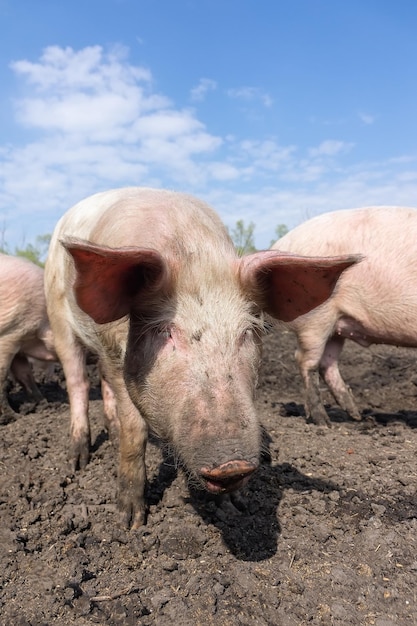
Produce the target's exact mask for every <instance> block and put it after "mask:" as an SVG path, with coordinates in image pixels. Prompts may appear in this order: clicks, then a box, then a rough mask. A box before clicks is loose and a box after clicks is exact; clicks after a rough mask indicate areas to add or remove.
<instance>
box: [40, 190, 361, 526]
mask: <svg viewBox="0 0 417 626" xmlns="http://www.w3.org/2000/svg"><path fill="white" fill-rule="evenodd" d="M356 260H357V259H356V257H355V256H352V255H347V256H342V257H336V258H333V259H320V258H313V259H304V258H302V257H299V256H297V255H288V254H282V253H281V252H276V251H262V252H259V253H254V254H252V255H250V256H247V257H244V258H239V257H238V256H237V254H236V251H235V248H234V246H233V243H232V241H231V239H230V237H229V235H228V233H227V229H226V228H225V226H224V225H223V223H222V222H221V220H220V218H219V217H218V215H217V214H216V213H215V212H214V210H213V209H211V208H210V207H209V206H208V205H206V204H205V203H204V202H202V201H200V200H198V199H197V198H194V197H192V196H189V195H186V194H182V193H179V192H173V191H167V190H163V189H159V190H158V189H150V188H141V187H127V188H121V189H113V190H110V191H105V192H102V193H98V194H95V195H93V196H91V197H89V198H86V199H84V200H82V201H81V202H79V203H78V204H76V205H75V206H74V207H72V208H71V209H70V210H69V211H68V212H67V213H66V214H64V215H63V216H62V218H61V219H60V221H59V222H58V224H57V226H56V228H55V231H54V233H53V236H52V240H51V244H50V250H49V253H48V258H47V261H46V267H45V293H46V297H47V306H48V313H49V317H50V321H51V326H52V329H53V332H54V336H55V344H56V350H57V353H58V355H59V357H60V360H61V362H62V366H63V369H64V373H65V376H66V381H67V389H68V394H69V400H70V418H71V449H70V460H71V465H72V469H73V470H74V471H75V470H77V469H80V468H83V467H85V465H86V463H87V462H88V458H89V447H90V426H89V420H88V386H89V383H88V379H87V375H86V370H85V353H86V350H89V351H91V352H92V353H95V354H96V355H98V358H99V362H100V370H101V374H102V381H103V383H104V388H103V400H104V413H105V416H106V417H107V419H108V421H109V422H110V424H109V426H110V428H111V429H112V430H113V431H114V432H117V430H119V435H118V444H119V468H118V507H119V509H120V511H121V516H122V521H123V523H124V524H125V525H126V526H128V527H129V526H130V527H131V529H137V528H139V527H140V526H142V524H144V523H145V520H146V506H145V501H144V489H145V481H146V469H145V449H146V442H147V437H148V430H149V429H150V430H151V431H153V432H154V433H155V434H156V435H157V436H158V437H159V438H160V439H162V440H163V441H166V442H167V444H168V445H169V446H170V448H171V449H172V450H173V451H174V454H175V457H176V459H177V460H178V463H180V464H181V465H182V466H183V467H184V468H185V470H186V472H187V474H188V476H189V478H190V480H191V481H192V482H193V484H194V485H197V486H199V487H201V488H205V489H206V490H207V491H209V492H210V493H213V494H220V493H228V492H232V491H234V490H235V489H238V488H239V487H241V486H242V485H244V484H246V482H247V480H248V478H249V476H250V475H251V474H252V472H253V471H254V470H255V469H256V468H257V466H258V464H259V454H260V425H259V422H258V419H257V415H256V412H255V408H254V394H255V388H256V383H257V371H258V366H259V361H260V350H261V336H262V333H263V329H264V320H263V317H264V313H267V314H270V315H272V316H274V317H277V318H281V319H284V320H292V319H294V318H295V317H297V316H299V315H302V314H304V313H306V312H307V311H308V310H310V309H311V308H312V307H314V306H317V305H319V304H321V303H322V302H323V300H325V299H326V298H327V297H329V295H330V294H331V292H332V290H333V288H334V285H335V284H336V281H337V279H338V277H339V275H340V274H341V272H342V271H343V270H345V269H346V268H348V267H350V265H351V264H352V263H354V262H356Z"/></svg>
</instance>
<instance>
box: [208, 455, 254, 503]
mask: <svg viewBox="0 0 417 626" xmlns="http://www.w3.org/2000/svg"><path fill="white" fill-rule="evenodd" d="M257 468H258V463H253V462H251V461H246V460H244V459H235V460H233V461H227V462H226V463H222V464H221V465H219V466H218V467H214V468H211V469H210V468H208V467H202V468H201V470H200V475H201V477H202V479H203V481H204V486H205V488H206V489H207V491H209V492H210V493H214V494H217V493H229V492H230V491H235V490H236V489H240V488H241V487H243V486H244V485H246V483H247V482H248V480H249V477H250V476H251V474H253V472H254V471H255V470H256V469H257Z"/></svg>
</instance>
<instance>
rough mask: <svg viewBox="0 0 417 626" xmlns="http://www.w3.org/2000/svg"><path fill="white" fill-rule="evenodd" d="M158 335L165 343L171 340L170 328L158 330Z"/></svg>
mask: <svg viewBox="0 0 417 626" xmlns="http://www.w3.org/2000/svg"><path fill="white" fill-rule="evenodd" d="M159 335H160V336H161V337H162V338H163V339H165V341H168V339H171V337H172V335H171V329H170V328H161V329H160V330H159Z"/></svg>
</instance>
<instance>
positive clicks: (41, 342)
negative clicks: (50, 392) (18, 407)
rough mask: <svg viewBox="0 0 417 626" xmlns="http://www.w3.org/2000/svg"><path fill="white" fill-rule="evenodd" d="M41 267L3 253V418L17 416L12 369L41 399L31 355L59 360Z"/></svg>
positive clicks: (0, 419)
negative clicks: (9, 385) (10, 392)
mask: <svg viewBox="0 0 417 626" xmlns="http://www.w3.org/2000/svg"><path fill="white" fill-rule="evenodd" d="M43 276H44V272H43V269H42V268H41V267H38V266H37V265H35V264H34V263H32V262H30V261H28V260H26V259H23V258H21V257H14V256H10V255H8V254H0V422H1V423H3V424H4V423H7V422H9V421H12V420H14V419H15V418H16V413H15V412H14V411H13V409H12V408H11V406H10V404H9V402H8V399H7V394H6V380H7V375H8V374H9V373H11V374H12V376H13V377H14V378H15V379H16V380H17V381H18V382H20V383H21V385H22V386H23V387H24V389H25V390H26V393H27V394H28V396H29V398H31V399H32V400H34V401H35V402H39V401H40V400H42V395H41V393H40V391H39V389H38V387H37V385H36V382H35V379H34V376H33V371H32V368H31V365H30V363H29V360H28V359H29V358H34V359H37V360H41V361H46V362H47V361H56V360H57V355H56V352H55V349H54V342H53V335H52V330H51V327H50V324H49V320H48V316H47V312H46V301H45V293H44V285H43Z"/></svg>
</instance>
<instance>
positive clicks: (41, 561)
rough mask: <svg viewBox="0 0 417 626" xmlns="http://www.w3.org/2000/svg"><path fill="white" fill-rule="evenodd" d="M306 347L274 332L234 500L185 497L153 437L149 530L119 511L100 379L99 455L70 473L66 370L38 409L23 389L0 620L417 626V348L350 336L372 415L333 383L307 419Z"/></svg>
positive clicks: (7, 475) (4, 453)
mask: <svg viewBox="0 0 417 626" xmlns="http://www.w3.org/2000/svg"><path fill="white" fill-rule="evenodd" d="M294 347H295V341H294V338H293V336H292V335H290V334H288V333H286V332H284V331H274V332H273V333H271V335H269V336H268V337H267V338H266V341H265V356H264V365H263V368H262V374H261V379H260V388H259V397H258V400H257V406H258V410H259V416H260V419H261V422H262V424H263V427H264V429H265V434H264V444H265V446H264V447H265V451H264V454H263V458H262V464H261V468H260V470H259V471H258V472H257V474H256V475H254V476H253V478H251V480H250V482H249V484H248V485H247V487H246V488H245V490H244V491H243V492H242V493H241V494H240V498H239V500H238V501H237V502H236V503H235V504H231V503H230V502H228V501H216V500H214V499H212V498H210V497H209V496H206V495H204V494H201V493H196V492H190V490H189V488H188V486H187V482H186V479H185V477H184V475H183V473H182V472H181V471H178V472H177V470H176V468H175V467H174V464H173V462H172V459H170V458H169V457H166V458H165V457H164V455H163V450H162V449H161V448H160V447H159V446H158V444H157V442H154V441H151V443H150V445H149V449H148V455H147V466H148V477H149V485H148V489H147V492H148V501H149V503H150V507H149V517H148V523H147V525H146V526H145V527H144V528H143V529H142V530H141V531H137V532H128V531H126V530H125V529H124V528H122V527H121V526H120V524H119V520H118V515H117V511H116V509H115V505H114V502H115V492H116V457H117V455H116V453H115V451H114V449H113V448H112V446H111V445H110V443H109V441H108V440H107V436H106V434H105V432H104V430H103V421H102V406H101V400H100V392H99V388H98V384H97V383H98V381H97V377H96V375H93V385H92V389H91V399H92V402H91V417H92V428H93V441H94V445H93V451H92V459H91V462H90V464H89V465H88V467H87V468H86V470H84V471H82V472H79V473H78V474H77V475H76V476H74V477H71V476H70V474H69V472H68V468H67V448H68V426H69V416H68V402H67V397H66V393H65V384H64V381H63V378H62V373H61V372H60V370H59V369H57V372H56V374H55V376H54V379H53V380H52V381H51V382H48V383H46V382H44V383H42V384H41V385H40V388H41V391H42V393H43V394H44V396H45V398H46V401H45V402H44V403H43V404H42V405H41V406H38V407H36V408H34V407H33V406H31V405H30V404H27V403H25V402H24V396H23V393H22V392H21V391H20V390H19V389H18V388H15V387H13V388H11V390H10V399H11V402H12V404H13V406H14V408H15V409H18V410H19V412H20V415H19V418H18V419H17V420H16V421H15V422H13V423H9V424H6V425H2V426H0V433H1V438H0V446H1V452H0V468H1V469H0V471H1V486H0V514H1V524H0V563H1V568H0V624H1V625H5V626H6V625H7V626H9V625H15V626H29V625H31V626H47V625H48V626H49V625H50V624H61V625H73V624H74V625H75V624H77V625H81V626H87V625H88V626H89V625H91V624H101V625H106V626H107V625H109V626H110V625H114V626H133V625H136V624H140V625H143V626H146V625H148V624H161V625H169V624H175V625H177V624H181V625H184V626H195V625H200V624H201V625H204V626H208V625H211V624H213V625H216V626H217V625H221V626H227V625H231V626H234V625H248V626H249V625H253V624H256V625H257V626H266V625H268V626H269V625H282V626H302V625H304V624H306V625H307V624H308V625H316V624H317V625H318V624H320V625H326V626H333V625H337V626H350V625H352V626H353V625H354V626H358V625H366V626H367V625H375V626H406V625H407V626H411V625H412V624H417V604H416V580H417V545H416V537H417V533H416V531H417V496H416V475H417V430H416V426H417V400H416V393H417V389H416V384H417V374H416V365H415V352H414V351H413V350H405V349H396V348H387V347H380V346H379V347H374V348H372V349H370V350H364V349H362V348H359V347H356V346H354V345H349V346H347V347H346V349H345V352H344V354H343V355H342V367H341V369H342V373H343V375H344V376H345V378H346V380H347V381H348V382H349V383H350V385H351V387H352V389H353V391H354V393H355V396H356V399H357V401H358V404H359V406H360V409H361V410H362V413H363V416H364V418H365V419H364V421H363V422H362V423H355V422H353V421H351V420H349V419H348V418H347V416H346V415H345V414H344V413H343V412H342V411H341V410H339V409H338V408H337V407H336V405H335V402H334V401H333V399H332V397H331V396H330V395H329V394H328V392H327V391H326V390H325V389H324V390H323V392H324V397H325V400H326V407H327V409H328V411H329V414H330V416H331V419H332V424H333V427H332V428H331V429H327V428H322V427H317V426H314V425H311V424H306V423H305V419H304V417H303V407H302V387H301V381H300V376H299V374H298V371H297V368H296V364H295V361H294V358H293V352H294ZM91 369H92V372H93V374H94V366H91ZM371 416H373V417H374V421H373V420H372V419H369V418H370V417H371Z"/></svg>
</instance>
